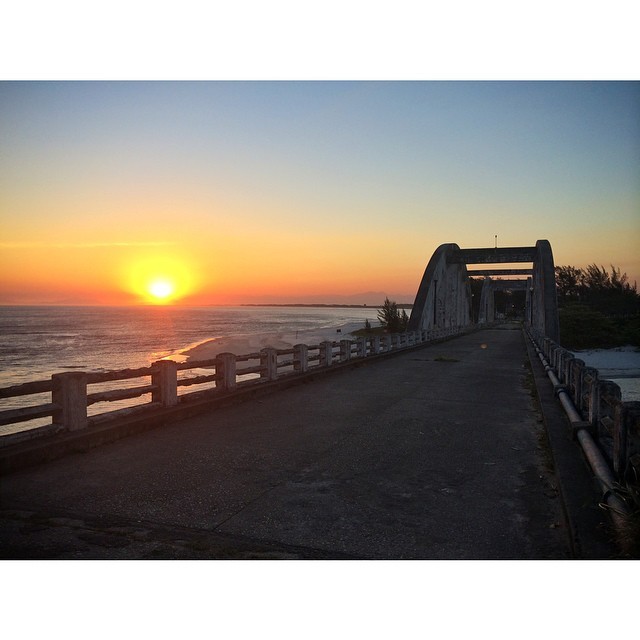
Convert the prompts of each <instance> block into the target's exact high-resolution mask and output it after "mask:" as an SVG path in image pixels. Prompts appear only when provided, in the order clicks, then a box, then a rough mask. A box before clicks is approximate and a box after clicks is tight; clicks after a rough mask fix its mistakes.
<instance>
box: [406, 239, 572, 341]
mask: <svg viewBox="0 0 640 640" xmlns="http://www.w3.org/2000/svg"><path fill="white" fill-rule="evenodd" d="M505 263H529V264H530V266H529V267H528V268H525V269H499V268H495V267H492V268H490V269H479V270H477V269H476V270H468V269H467V266H468V265H471V264H473V265H477V264H490V265H496V264H505ZM478 276H482V277H483V278H484V283H483V286H482V293H481V297H480V314H479V319H478V322H479V323H480V324H486V323H491V322H494V321H495V317H496V312H495V304H494V299H495V297H494V294H495V291H496V290H498V289H501V288H508V289H510V290H518V289H524V290H525V291H526V313H525V315H526V320H527V323H528V324H529V325H530V326H531V327H532V328H533V329H534V330H535V331H536V332H538V333H539V334H541V335H544V336H546V337H548V338H550V339H551V340H553V341H555V342H559V336H560V329H559V321H558V302H557V299H556V284H555V267H554V263H553V252H552V250H551V245H550V244H549V241H548V240H538V241H537V242H536V244H535V246H533V247H501V248H497V247H495V248H493V249H460V247H459V246H458V245H457V244H453V243H452V244H443V245H441V246H440V247H438V249H436V251H435V253H434V254H433V256H432V258H431V260H430V261H429V264H428V265H427V268H426V270H425V272H424V276H423V277H422V281H421V282H420V286H419V288H418V293H417V295H416V299H415V303H414V305H413V309H412V312H411V317H410V318H409V327H408V329H409V331H419V330H421V329H430V328H434V327H451V326H468V325H470V324H471V323H472V317H471V309H472V300H471V297H472V294H471V287H470V284H469V278H470V277H478ZM492 276H508V280H497V279H493V278H492Z"/></svg>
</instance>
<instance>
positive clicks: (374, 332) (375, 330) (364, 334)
mask: <svg viewBox="0 0 640 640" xmlns="http://www.w3.org/2000/svg"><path fill="white" fill-rule="evenodd" d="M351 335H352V336H356V338H368V337H370V336H385V335H387V330H386V329H385V328H384V327H371V328H370V329H367V328H364V329H356V331H352V332H351Z"/></svg>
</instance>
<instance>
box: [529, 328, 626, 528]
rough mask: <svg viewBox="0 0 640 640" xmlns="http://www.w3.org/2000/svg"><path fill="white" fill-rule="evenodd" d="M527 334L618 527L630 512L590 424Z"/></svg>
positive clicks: (531, 337) (530, 336) (603, 499)
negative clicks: (589, 429) (592, 434)
mask: <svg viewBox="0 0 640 640" xmlns="http://www.w3.org/2000/svg"><path fill="white" fill-rule="evenodd" d="M527 336H528V337H529V340H531V343H532V344H533V347H534V349H535V350H536V353H537V354H538V357H539V358H540V361H541V362H542V365H543V366H544V369H545V372H546V373H547V377H548V378H549V380H551V382H552V383H553V386H554V389H555V392H556V395H557V396H558V399H559V400H560V403H561V404H562V408H563V409H564V411H565V413H566V414H567V417H568V418H569V422H570V423H571V427H572V428H573V430H574V434H575V437H576V439H577V440H578V442H579V443H580V446H581V448H582V451H583V452H584V455H585V457H586V458H587V461H588V462H589V466H590V467H591V470H592V471H593V473H594V475H595V477H596V479H597V481H598V482H599V484H600V486H601V488H602V492H603V495H602V501H603V502H604V503H605V504H606V505H607V506H608V507H609V511H610V513H611V518H612V520H613V521H614V524H615V525H616V526H619V525H621V524H622V522H623V518H624V517H625V516H627V515H629V510H628V508H627V505H626V504H625V502H624V501H623V500H622V499H621V498H620V497H619V496H618V495H617V494H616V482H615V479H614V477H613V474H612V473H611V470H610V469H609V465H608V464H607V461H606V460H605V458H604V456H603V455H602V453H601V452H600V449H599V448H598V445H597V444H596V443H595V441H594V439H593V438H592V437H591V434H590V433H589V431H588V429H587V427H589V426H590V423H588V422H586V421H584V420H583V419H582V416H581V415H580V413H579V412H578V410H577V409H576V407H575V405H574V404H573V400H572V399H571V396H570V395H569V393H568V392H567V389H566V387H565V386H564V385H562V384H561V383H560V380H558V377H557V376H556V374H555V372H554V371H553V369H552V367H551V366H550V365H549V363H548V362H547V359H546V358H545V356H544V354H543V353H542V351H541V350H540V348H539V347H538V345H537V344H536V341H535V340H534V338H533V336H532V335H531V334H530V333H529V332H528V331H527Z"/></svg>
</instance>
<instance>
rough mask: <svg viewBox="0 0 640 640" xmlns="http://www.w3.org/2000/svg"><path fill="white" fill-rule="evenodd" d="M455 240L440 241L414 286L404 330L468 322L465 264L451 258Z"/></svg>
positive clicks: (469, 295)
mask: <svg viewBox="0 0 640 640" xmlns="http://www.w3.org/2000/svg"><path fill="white" fill-rule="evenodd" d="M459 250H460V247H459V246H458V245H457V244H453V243H450V244H443V245H440V246H439V247H438V248H437V249H436V250H435V252H434V254H433V256H431V260H429V264H427V268H426V269H425V272H424V275H423V276H422V280H421V282H420V286H419V287H418V293H417V294H416V299H415V301H414V304H413V309H412V310H411V316H410V317H409V325H408V329H407V330H408V331H423V330H427V331H428V330H431V329H436V328H446V327H460V326H466V325H468V324H470V322H471V289H470V286H469V279H468V277H467V267H466V265H465V264H460V263H455V262H453V261H452V260H451V257H452V255H453V253H454V252H456V251H459Z"/></svg>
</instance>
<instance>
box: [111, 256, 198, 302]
mask: <svg viewBox="0 0 640 640" xmlns="http://www.w3.org/2000/svg"><path fill="white" fill-rule="evenodd" d="M196 274H197V270H196V269H194V267H193V265H192V263H191V261H190V260H189V258H188V257H183V256H180V255H175V254H174V255H167V254H159V253H149V254H146V255H140V256H138V257H136V258H135V259H134V260H132V261H131V262H123V265H122V280H123V284H124V287H125V288H126V290H128V291H130V292H131V293H133V294H134V295H135V296H136V297H137V299H138V301H139V302H140V303H142V304H155V305H170V304H177V303H178V304H179V303H180V301H182V300H184V298H185V297H187V296H189V295H191V294H192V293H193V291H195V290H196V289H197V288H198V279H197V277H196Z"/></svg>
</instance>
